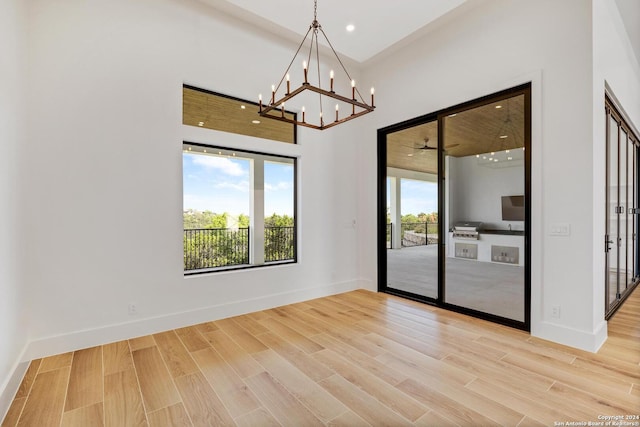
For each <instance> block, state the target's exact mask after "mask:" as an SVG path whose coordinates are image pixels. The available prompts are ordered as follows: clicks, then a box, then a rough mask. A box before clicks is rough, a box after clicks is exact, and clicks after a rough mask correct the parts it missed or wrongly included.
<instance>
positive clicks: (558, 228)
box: [549, 223, 571, 236]
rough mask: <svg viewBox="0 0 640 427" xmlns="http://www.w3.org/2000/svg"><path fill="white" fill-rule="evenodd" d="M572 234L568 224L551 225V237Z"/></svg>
mask: <svg viewBox="0 0 640 427" xmlns="http://www.w3.org/2000/svg"><path fill="white" fill-rule="evenodd" d="M570 234H571V225H570V224H567V223H555V224H551V227H550V230H549V235H550V236H569V235H570Z"/></svg>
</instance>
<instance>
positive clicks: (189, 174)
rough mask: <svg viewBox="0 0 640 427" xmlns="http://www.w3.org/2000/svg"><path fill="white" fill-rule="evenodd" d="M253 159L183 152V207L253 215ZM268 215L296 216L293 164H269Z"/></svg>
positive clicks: (266, 183) (266, 197)
mask: <svg viewBox="0 0 640 427" xmlns="http://www.w3.org/2000/svg"><path fill="white" fill-rule="evenodd" d="M249 167H250V160H248V159H242V158H239V157H227V156H213V155H203V154H193V153H186V152H185V153H183V155H182V171H183V195H184V198H183V207H184V209H185V210H186V209H195V210H199V211H205V210H209V211H212V212H215V213H223V212H228V213H230V214H231V215H239V214H245V215H249V213H250V212H249V187H250V175H249ZM264 169H265V170H264V175H265V196H264V197H265V216H271V215H272V214H274V213H276V214H278V215H289V216H293V187H294V186H293V164H290V163H274V162H265V166H264Z"/></svg>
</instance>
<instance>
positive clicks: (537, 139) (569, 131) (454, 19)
mask: <svg viewBox="0 0 640 427" xmlns="http://www.w3.org/2000/svg"><path fill="white" fill-rule="evenodd" d="M590 27H591V4H590V2H585V1H584V0H566V1H562V2H557V1H553V0H542V1H536V2H530V1H511V0H491V1H488V0H487V1H477V2H468V4H465V6H463V7H462V8H461V9H459V10H457V11H454V12H453V13H451V14H449V15H448V16H445V17H444V19H443V20H441V21H440V22H438V23H436V24H434V25H433V26H432V28H431V30H430V31H426V32H425V34H424V36H423V37H422V38H420V39H419V40H416V41H414V42H413V43H412V44H411V45H408V46H406V47H404V48H403V49H402V50H400V51H398V52H397V53H393V54H389V55H384V56H383V57H379V58H376V59H374V60H372V61H371V62H370V63H367V64H365V65H366V73H367V74H366V77H367V79H368V80H371V81H372V82H374V83H375V84H376V100H377V103H378V108H377V110H376V112H375V113H374V114H372V115H370V117H371V118H370V119H368V124H369V125H370V127H369V129H368V130H367V131H366V133H364V135H363V137H364V138H368V139H369V140H371V141H374V140H375V129H376V128H380V127H383V126H386V125H390V124H393V123H396V122H399V121H402V120H406V119H409V118H411V117H416V116H419V115H422V114H426V113H429V112H433V111H437V110H439V109H442V108H446V107H449V106H452V105H456V104H458V103H461V102H464V101H468V100H471V99H474V98H477V97H479V96H483V95H488V94H491V93H493V92H496V91H499V90H502V89H506V88H509V87H512V86H515V85H518V84H522V83H525V82H528V81H531V82H532V109H533V113H532V114H533V115H532V121H533V129H532V152H531V154H532V156H533V172H532V187H533V188H532V209H533V211H532V214H533V219H532V231H533V235H532V333H533V335H536V336H540V337H544V338H552V339H554V340H556V341H559V342H562V343H566V344H570V345H574V346H577V347H581V348H585V349H590V350H595V349H596V348H598V346H599V345H600V344H601V343H602V341H603V340H604V338H605V337H606V324H605V323H604V321H603V319H602V316H599V317H598V313H595V314H594V312H593V310H592V307H593V306H594V289H593V283H594V278H593V253H592V252H593V251H592V248H593V247H594V246H595V245H598V246H600V243H601V242H600V240H601V239H600V238H599V237H597V238H596V236H594V235H593V224H594V216H593V197H594V195H593V192H592V183H593V172H592V165H593V158H592V157H593V152H592V151H591V150H590V149H589V147H591V144H592V140H593V129H592V123H593V115H592V104H593V99H592V98H593V96H592V90H591V89H592V75H591V72H590V69H591V66H592V53H591V52H592V50H591V30H590ZM585 147H587V149H585ZM375 156H376V154H375V146H374V144H370V145H369V146H368V148H367V154H366V155H363V156H362V161H361V162H360V164H359V165H360V171H361V177H362V178H361V180H360V185H361V186H362V187H361V189H362V192H361V195H360V200H359V202H360V212H361V217H362V218H363V219H362V220H361V225H364V226H366V227H367V228H371V229H373V227H375V209H376V189H375V185H372V184H371V183H373V182H375V177H376V167H375ZM568 165H571V172H570V173H569V172H568V169H567V168H568ZM363 221H366V223H365V224H362V222H363ZM556 222H561V223H565V222H566V223H569V224H570V226H571V235H570V236H568V237H551V236H549V227H550V226H551V225H552V224H554V223H556ZM373 239H374V237H373V236H371V238H368V239H367V238H363V239H362V240H361V242H360V250H359V253H361V255H362V258H361V261H360V265H361V269H362V273H361V274H362V275H363V276H365V277H366V278H367V279H368V280H369V282H368V283H369V284H370V286H375V283H376V279H377V269H376V245H375V241H374V240H373ZM553 306H560V307H561V318H560V319H555V318H552V317H551V309H552V307H553Z"/></svg>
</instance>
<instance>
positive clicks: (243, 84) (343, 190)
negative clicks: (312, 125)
mask: <svg viewBox="0 0 640 427" xmlns="http://www.w3.org/2000/svg"><path fill="white" fill-rule="evenodd" d="M31 11H32V13H31V14H30V16H29V18H30V30H31V32H32V35H31V39H30V54H31V56H30V58H31V67H30V68H31V81H30V84H31V87H32V91H31V98H30V100H31V101H32V102H31V108H30V109H29V116H30V117H35V118H37V120H34V122H33V124H32V130H31V138H30V142H31V145H30V147H29V148H30V154H29V173H28V182H27V183H26V185H27V186H28V188H29V189H30V194H29V203H28V210H27V211H28V212H29V213H28V215H27V221H28V223H29V224H30V229H29V233H28V237H29V253H30V269H29V277H28V279H29V280H30V282H31V283H33V286H34V287H35V288H36V289H38V292H36V293H35V296H34V299H33V308H32V316H33V319H32V323H33V332H32V334H33V340H34V341H33V342H32V343H31V345H30V348H29V354H28V356H29V357H37V356H40V355H44V354H52V353H58V352H60V351H67V350H70V349H73V348H78V347H83V346H90V345H95V344H99V343H104V342H108V341H112V340H117V339H123V338H127V337H131V336H136V335H141V334H147V333H150V332H153V331H157V330H163V329H167V328H174V327H176V326H179V325H185V324H192V323H196V322H199V321H204V320H206V319H214V318H218V317H223V316H229V315H233V314H239V313H242V312H249V311H254V310H258V309H262V308H265V307H272V306H277V305H281V304H286V303H289V302H293V301H298V300H303V299H309V298H314V297H316V296H321V295H326V294H331V293H336V292H340V291H344V290H349V289H353V288H356V287H358V281H357V276H358V274H357V262H356V237H357V236H356V228H355V227H354V226H353V221H354V220H355V219H356V190H357V189H356V188H355V186H352V185H345V183H349V182H353V181H355V180H356V170H355V168H354V167H353V166H352V165H353V164H355V162H356V160H355V159H356V155H357V152H356V150H355V144H354V142H353V141H352V140H353V139H354V135H355V129H356V127H355V126H356V125H357V123H355V122H351V123H349V124H345V125H343V126H340V127H338V128H335V129H333V130H329V131H325V132H322V133H318V132H315V131H310V130H307V129H302V130H300V133H299V140H300V142H301V144H300V145H298V146H291V145H288V144H282V143H276V142H270V141H261V140H259V139H255V138H248V137H239V136H235V135H229V134H224V133H220V132H215V131H209V130H206V129H201V128H195V127H189V126H183V125H181V121H182V84H183V83H188V84H193V85H196V86H200V87H204V88H206V89H210V90H214V91H218V92H222V93H225V94H229V95H233V96H237V97H241V98H248V99H256V100H257V94H258V93H263V94H264V93H267V92H268V90H269V88H270V86H271V84H272V82H273V81H274V79H276V78H278V77H279V76H280V75H281V74H282V72H283V71H284V67H285V66H286V64H288V61H289V60H290V59H291V55H292V53H293V52H294V51H295V47H296V45H295V44H293V43H290V42H284V41H282V40H279V39H277V38H276V37H275V36H273V35H270V34H267V33H265V34H260V33H258V32H256V30H255V28H254V27H252V26H249V25H247V24H244V23H242V22H239V21H237V20H235V19H233V18H230V17H228V16H226V15H224V14H223V13H220V12H219V11H216V10H215V9H213V8H211V7H209V6H207V5H204V4H202V3H199V2H195V1H184V0H161V1H158V0H140V1H135V2H130V1H127V0H114V1H109V2H92V3H91V4H90V5H87V4H86V3H85V2H82V1H79V0H64V1H60V2H50V1H46V0H33V1H32V8H31ZM327 74H328V72H327ZM183 140H186V141H190V142H200V143H215V144H223V145H229V146H231V147H238V148H245V149H250V150H267V151H274V152H276V153H278V154H286V155H292V156H296V157H298V158H299V177H298V179H299V185H300V195H301V196H300V200H299V210H298V215H299V231H300V233H299V234H300V241H299V242H300V247H299V261H300V262H299V263H298V264H296V265H287V266H281V267H269V268H260V269H250V270H244V271H236V272H228V273H220V274H211V275H199V276H191V277H188V278H184V277H183V271H182V170H181V167H182V141H183ZM129 302H135V303H136V304H137V306H138V314H137V315H136V316H129V315H128V313H127V304H128V303H129Z"/></svg>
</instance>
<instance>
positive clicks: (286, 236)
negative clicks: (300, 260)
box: [264, 227, 296, 262]
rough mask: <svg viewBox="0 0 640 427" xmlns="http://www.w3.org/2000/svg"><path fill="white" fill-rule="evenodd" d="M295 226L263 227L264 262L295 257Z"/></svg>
mask: <svg viewBox="0 0 640 427" xmlns="http://www.w3.org/2000/svg"><path fill="white" fill-rule="evenodd" d="M295 238H296V236H295V228H294V227H265V228H264V260H265V262H274V261H286V260H290V259H294V258H295Z"/></svg>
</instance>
